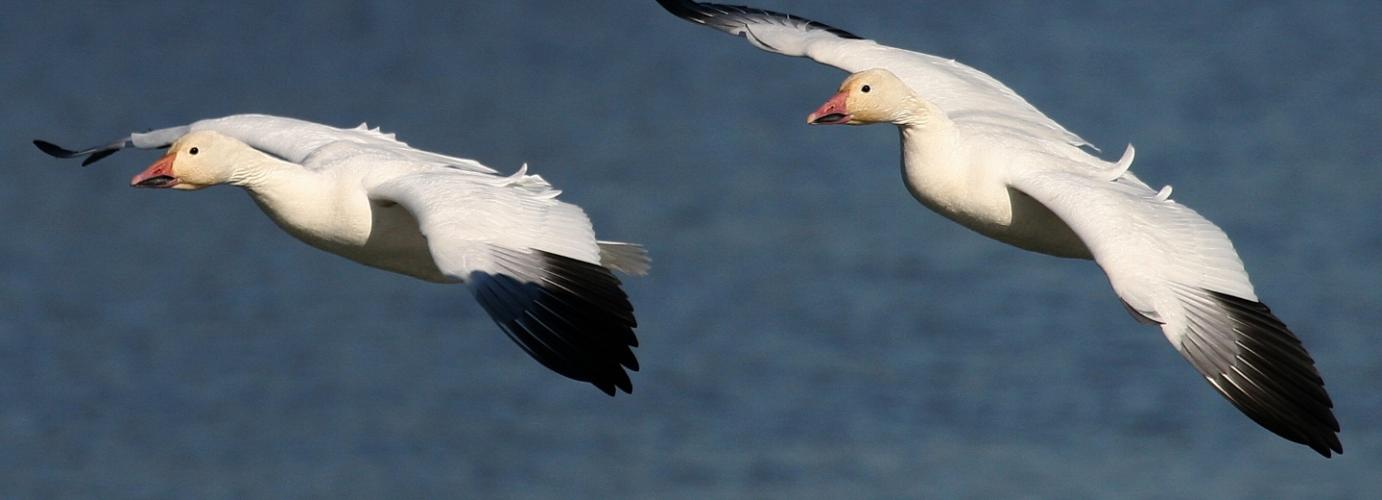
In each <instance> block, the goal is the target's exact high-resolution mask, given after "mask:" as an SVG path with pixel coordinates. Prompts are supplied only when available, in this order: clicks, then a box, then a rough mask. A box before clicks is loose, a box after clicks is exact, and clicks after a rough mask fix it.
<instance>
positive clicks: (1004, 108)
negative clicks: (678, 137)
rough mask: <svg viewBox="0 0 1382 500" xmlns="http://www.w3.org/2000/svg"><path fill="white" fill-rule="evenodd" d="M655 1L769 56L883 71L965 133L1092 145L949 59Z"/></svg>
mask: <svg viewBox="0 0 1382 500" xmlns="http://www.w3.org/2000/svg"><path fill="white" fill-rule="evenodd" d="M658 3H659V4H661V5H662V6H663V7H664V8H666V9H667V10H668V11H669V12H671V13H673V14H676V15H677V16H678V17H681V18H683V19H686V20H688V21H691V22H694V23H698V24H704V25H706V26H709V27H712V28H715V29H718V30H720V31H724V32H726V33H729V34H732V35H737V36H743V37H744V38H746V39H748V41H749V42H750V43H752V44H753V45H754V46H756V47H758V48H760V49H763V50H767V51H769V52H775V53H778V54H783V55H788V56H805V57H809V58H811V59H813V60H815V61H816V62H819V63H821V64H826V65H830V66H834V67H836V68H840V69H843V70H845V71H848V72H850V73H855V72H859V71H863V70H867V69H873V68H885V69H887V70H889V71H891V72H892V73H893V74H895V75H897V76H898V77H899V78H901V79H902V81H903V82H906V83H907V85H908V86H910V87H911V88H912V90H915V91H916V92H917V93H918V94H919V95H921V96H922V97H925V98H926V99H927V100H928V101H931V102H932V103H934V104H935V105H936V106H937V107H939V108H941V110H942V111H945V113H946V114H947V115H948V116H949V117H950V119H951V120H953V121H954V122H955V123H956V124H958V125H960V126H961V127H965V126H966V125H972V126H982V127H986V128H998V129H1001V130H1003V131H1006V132H1008V133H1014V134H1020V135H1023V136H1025V137H1028V138H1030V139H1033V140H1036V141H1038V142H1042V141H1048V142H1052V143H1056V144H1062V145H1069V146H1081V145H1085V144H1087V143H1086V142H1085V141H1084V139H1081V138H1080V137H1079V136H1077V135H1075V134H1073V133H1071V132H1070V131H1068V130H1066V129H1065V127H1062V126H1061V125H1060V124H1059V123H1056V122H1055V121H1054V120H1052V119H1050V118H1048V117H1046V115H1044V114H1042V113H1041V111H1038V110H1037V109H1036V108H1035V107H1033V106H1032V105H1031V104H1029V103H1028V102H1027V101H1026V100H1025V99H1023V98H1022V96H1019V95H1017V93H1016V92H1013V91H1012V89H1009V88H1008V87H1007V86H1006V85H1003V84H1002V83H1001V82H999V81H998V80H995V79H993V77H991V76H989V75H987V74H984V73H983V72H982V71H979V70H977V69H974V68H971V67H969V66H966V65H964V64H961V63H958V62H956V61H954V60H951V59H944V58H940V57H936V56H933V55H929V54H923V53H920V52H912V51H909V50H903V49H899V48H895V47H889V46H886V45H880V44H878V43H877V42H874V41H872V40H864V39H862V38H860V37H858V36H856V35H854V34H852V33H849V32H847V31H844V30H841V29H838V28H834V27H831V26H828V25H825V24H822V23H819V22H815V21H811V20H808V19H804V18H801V17H797V16H793V15H789V14H783V13H779V12H773V11H769V10H762V9H754V8H749V7H739V6H732V5H718V4H713V3H698V2H692V1H688V0H658Z"/></svg>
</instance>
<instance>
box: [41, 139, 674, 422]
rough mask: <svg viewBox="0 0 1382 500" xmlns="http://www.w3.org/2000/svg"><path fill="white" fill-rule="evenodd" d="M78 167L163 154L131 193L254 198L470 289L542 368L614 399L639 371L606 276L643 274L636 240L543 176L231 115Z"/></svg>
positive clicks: (46, 146) (328, 245)
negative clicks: (141, 152)
mask: <svg viewBox="0 0 1382 500" xmlns="http://www.w3.org/2000/svg"><path fill="white" fill-rule="evenodd" d="M34 144H35V145H37V146H38V147H39V149H41V150H43V151H44V152H46V153H48V154H50V155H53V156H57V157H60V158H72V157H79V156H86V157H87V158H86V160H85V161H84V162H83V163H82V164H83V165H88V164H90V163H91V162H94V161H96V160H99V159H101V158H104V157H106V156H108V155H110V154H112V153H115V152H116V151H119V150H120V149H122V148H126V147H136V148H164V147H166V148H168V152H167V154H165V155H164V156H163V158H161V159H159V160H158V161H157V162H156V163H154V164H153V165H152V166H150V167H149V168H148V169H147V170H145V171H143V172H142V173H140V174H139V175H136V176H134V179H133V180H131V185H133V186H136V187H151V188H172V189H181V190H195V189H201V188H205V187H209V186H214V185H217V184H230V185H234V186H239V187H242V188H244V189H245V190H246V191H248V192H249V194H250V197H251V198H252V199H253V200H254V202H255V203H256V204H258V205H259V208H261V209H263V210H264V213H266V214H268V215H269V217H270V218H272V219H273V221H274V222H275V223H277V224H278V226H279V227H281V228H283V230H284V231H287V232H288V234H291V235H293V236H294V237H297V238H298V239H300V240H302V241H303V242H306V243H307V244H308V245H312V246H314V247H317V248H319V249H322V250H325V251H327V252H331V253H334V254H337V255H340V256H342V257H345V258H348V259H351V260H353V261H356V262H359V263H361V264H365V265H367V266H372V267H376V268H380V269H384V270H388V271H393V272H396V273H400V274H405V275H408V276H412V277H414V278H418V279H421V280H424V281H430V282H434V283H465V284H466V285H467V286H468V287H469V288H470V290H471V292H472V293H473V294H474V295H475V298H476V299H477V300H479V301H480V305H481V306H483V307H484V309H485V311H487V312H488V313H489V314H490V316H491V317H493V318H494V320H495V322H497V323H499V326H500V327H501V328H502V329H503V330H504V332H505V333H507V334H508V336H509V338H511V339H513V340H514V342H517V343H518V345H519V347H522V348H523V350H524V351H525V352H527V353H528V354H529V355H531V356H532V357H533V358H535V359H537V360H538V362H540V363H542V364H543V365H544V366H546V367H548V368H551V369H552V370H553V371H556V372H557V373H560V374H562V375H565V376H567V377H570V378H572V379H576V380H581V381H585V382H589V383H591V384H593V385H595V387H598V388H599V389H600V390H601V391H604V392H605V393H606V394H609V395H611V396H613V395H614V394H615V389H622V390H623V391H624V392H630V391H632V388H633V386H632V383H631V382H630V381H629V376H628V374H627V373H626V372H625V371H624V370H625V369H626V368H627V369H629V370H638V361H637V359H636V358H635V357H634V354H633V350H632V349H631V348H632V347H636V346H637V345H638V340H637V338H636V337H635V336H634V332H633V328H634V327H635V326H636V323H635V321H634V315H633V306H632V305H630V304H629V301H628V298H627V296H626V295H625V294H624V291H623V290H622V289H621V288H620V282H619V279H618V278H616V277H615V276H614V275H613V274H612V273H611V272H610V271H611V270H615V271H621V272H624V273H629V274H635V275H642V274H645V273H646V272H647V271H648V267H649V260H648V258H647V254H646V253H645V252H644V251H643V248H642V247H641V246H638V245H634V244H630V243H617V242H608V241H597V240H596V239H595V232H594V230H593V229H592V228H591V225H590V220H589V219H587V218H586V215H585V212H583V211H582V210H581V209H580V207H577V206H575V205H572V204H569V203H564V202H561V201H558V200H557V195H558V194H559V193H560V191H557V190H556V189H554V188H553V187H552V186H551V185H549V184H548V183H547V182H546V181H544V180H543V179H542V178H541V177H539V176H536V175H526V171H527V166H526V165H525V166H524V167H523V168H520V169H519V170H518V172H517V173H515V174H513V175H511V176H502V175H497V174H496V172H495V171H494V170H492V169H490V168H489V167H486V166H484V165H481V164H480V163H478V162H476V161H474V160H467V159H462V158H454V157H450V156H445V155H440V154H436V153H430V152H427V151H421V150H418V149H414V148H412V147H409V146H408V145H407V144H405V143H403V142H399V141H397V140H395V139H394V136H393V134H384V133H381V132H380V131H379V129H369V128H367V127H366V126H365V125H364V124H361V125H360V126H359V127H357V128H354V129H339V128H334V127H329V126H326V125H321V124H317V123H311V122H306V121H302V120H296V119H292V118H281V117H276V116H265V115H234V116H227V117H225V118H216V119H208V120H201V121H198V122H195V123H192V124H191V125H185V126H180V127H172V128H166V129H161V130H154V131H152V132H148V133H143V134H141V133H135V134H131V135H130V136H129V137H126V138H122V139H120V140H118V141H115V142H114V143H112V144H109V145H106V146H101V147H96V148H91V149H87V150H84V151H71V150H67V149H64V148H61V147H58V146H55V145H53V144H52V143H48V142H45V141H34Z"/></svg>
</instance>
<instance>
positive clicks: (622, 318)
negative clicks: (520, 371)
mask: <svg viewBox="0 0 1382 500" xmlns="http://www.w3.org/2000/svg"><path fill="white" fill-rule="evenodd" d="M367 189H368V191H369V197H370V199H371V200H372V201H374V202H377V203H397V204H398V205H400V206H402V207H404V208H406V209H408V211H409V212H411V213H412V214H413V216H414V217H415V218H416V219H417V221H418V226H419V227H420V229H421V232H422V234H423V235H424V236H426V237H427V245H428V248H429V249H430V251H431V253H432V258H433V259H434V261H435V262H436V264H437V268H438V269H440V270H441V271H442V272H443V273H445V274H446V275H447V276H450V277H451V278H453V279H456V280H458V281H463V282H465V283H466V284H467V285H468V286H469V288H470V289H471V291H472V293H474V295H475V298H476V299H477V300H479V302H480V304H481V305H482V306H483V307H484V308H485V311H487V312H488V313H489V314H490V316H491V317H493V318H494V320H495V322H497V323H499V326H500V327H501V328H503V330H504V332H505V333H506V334H508V335H509V338H511V339H513V340H514V342H517V343H518V345H519V346H521V347H522V348H523V350H524V351H526V352H527V353H528V354H529V355H531V356H533V358H535V359H537V360H538V362H540V363H542V364H543V365H544V366H547V367H548V368H550V369H552V370H553V371H556V372H557V373H560V374H562V375H565V376H567V377H571V378H573V379H576V380H582V381H586V382H590V383H591V384H593V385H595V386H596V387H599V388H600V389H601V390H603V391H605V392H606V393H607V394H610V395H613V394H614V393H615V390H616V389H622V390H623V391H624V392H630V391H631V390H632V384H631V383H630V381H629V377H628V374H627V373H626V372H625V371H624V369H625V368H627V369H630V370H637V369H638V361H637V360H636V359H635V358H634V355H633V351H632V349H631V347H635V346H637V345H638V340H637V338H636V337H635V336H634V332H633V328H634V327H635V326H637V324H636V322H635V321H634V316H633V306H632V305H630V304H629V301H628V297H627V296H626V295H625V294H624V291H623V289H621V288H620V283H619V279H618V278H616V277H615V276H614V275H613V274H611V272H610V270H609V269H607V268H605V267H604V266H602V265H601V264H600V258H601V256H600V254H601V250H600V246H599V245H598V244H597V242H596V241H595V234H594V231H593V229H592V228H591V225H590V221H589V220H588V219H587V218H586V216H585V213H584V212H583V211H581V209H580V208H579V207H576V206H575V205H571V204H568V203H563V202H560V201H557V200H556V196H557V194H558V192H557V191H556V190H554V189H552V188H551V186H550V185H548V184H547V183H546V182H545V181H543V180H542V179H541V178H540V177H537V176H528V175H524V171H523V170H520V171H519V172H518V173H517V174H515V175H513V176H511V177H496V176H490V175H484V174H476V173H470V172H464V171H456V170H433V171H430V172H418V173H412V174H406V175H403V176H400V177H396V178H393V179H391V180H388V181H385V182H382V183H380V184H378V185H374V186H367Z"/></svg>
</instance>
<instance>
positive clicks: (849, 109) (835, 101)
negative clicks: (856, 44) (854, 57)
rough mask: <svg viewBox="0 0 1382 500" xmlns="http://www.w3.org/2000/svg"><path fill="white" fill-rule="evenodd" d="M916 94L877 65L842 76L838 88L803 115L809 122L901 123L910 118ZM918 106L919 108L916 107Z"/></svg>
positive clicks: (915, 111) (847, 123)
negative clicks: (808, 113)
mask: <svg viewBox="0 0 1382 500" xmlns="http://www.w3.org/2000/svg"><path fill="white" fill-rule="evenodd" d="M919 103H920V98H918V97H917V96H916V94H915V93H914V92H912V89H911V88H910V87H908V86H907V84H905V83H903V82H902V80H901V79H899V78H898V77H897V75H894V74H893V73H892V72H891V71H888V70H886V69H882V68H877V69H870V70H866V71H860V72H858V73H854V74H852V75H849V77H848V78H845V81H844V83H842V84H840V90H839V92H837V93H836V94H835V95H834V96H832V97H831V98H830V100H827V101H825V104H822V105H821V107H820V108H819V109H817V110H816V111H815V112H814V113H811V114H810V115H809V116H807V117H806V123H809V124H812V125H867V124H870V123H895V124H902V123H907V122H911V121H914V120H915V119H916V118H917V114H918V112H919V110H924V108H925V107H924V106H918V104H919ZM919 108H920V109H919Z"/></svg>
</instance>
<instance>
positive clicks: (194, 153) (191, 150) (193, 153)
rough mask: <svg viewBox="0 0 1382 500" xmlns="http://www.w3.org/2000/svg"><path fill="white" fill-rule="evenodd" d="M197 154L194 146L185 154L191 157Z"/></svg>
mask: <svg viewBox="0 0 1382 500" xmlns="http://www.w3.org/2000/svg"><path fill="white" fill-rule="evenodd" d="M198 152H199V151H197V147H196V146H193V147H192V149H189V150H187V154H189V155H192V156H196V155H197V153H198Z"/></svg>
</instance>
